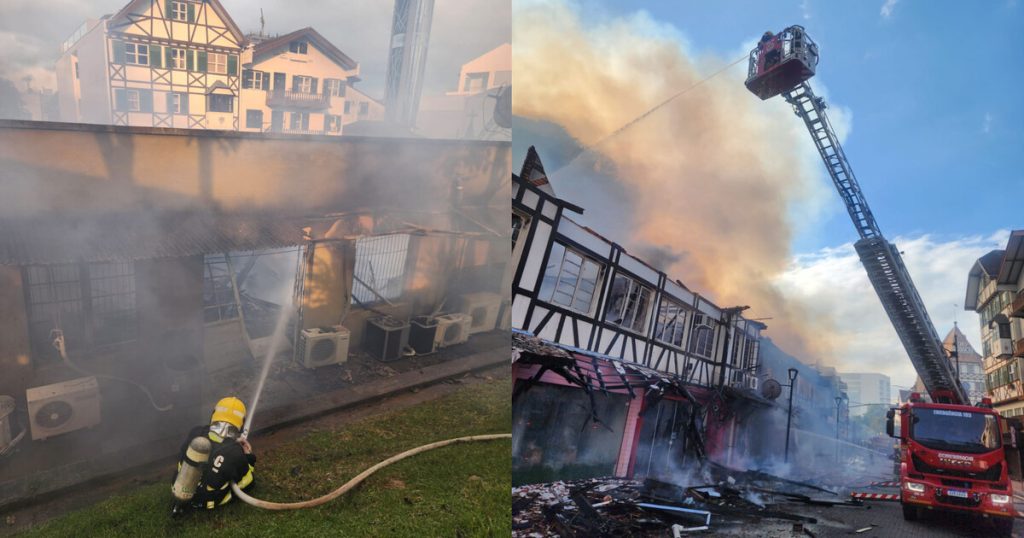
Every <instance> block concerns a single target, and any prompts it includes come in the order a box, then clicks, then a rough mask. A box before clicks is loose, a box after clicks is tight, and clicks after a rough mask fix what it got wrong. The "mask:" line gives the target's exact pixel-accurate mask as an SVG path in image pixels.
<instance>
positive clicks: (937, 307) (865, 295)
mask: <svg viewBox="0 0 1024 538" xmlns="http://www.w3.org/2000/svg"><path fill="white" fill-rule="evenodd" d="M1008 235H1009V232H1008V231H1006V230H999V231H997V232H994V233H992V234H990V235H988V236H969V237H959V238H954V239H940V238H936V237H933V236H931V235H919V236H913V237H897V238H896V239H895V241H894V243H895V244H896V245H897V247H899V249H900V250H901V251H903V252H904V255H903V258H904V262H905V263H906V266H907V269H908V270H909V271H910V274H911V277H912V278H913V280H914V284H915V285H916V286H917V288H918V292H919V293H920V294H921V298H922V299H923V300H924V302H925V307H926V308H927V309H928V313H929V315H930V316H931V318H932V321H933V322H934V323H935V326H936V327H935V328H936V331H938V333H939V337H940V338H941V337H945V335H946V333H947V332H948V331H949V330H950V328H952V326H953V321H954V319H956V320H957V321H959V325H960V328H961V330H963V332H964V334H966V335H967V338H968V340H969V341H970V343H971V345H972V346H974V348H975V349H978V350H979V352H980V349H981V341H980V333H979V327H978V317H977V315H976V314H974V313H973V312H965V311H964V310H963V301H964V294H965V292H966V287H967V273H968V272H969V271H970V269H971V266H972V265H973V264H974V262H975V261H976V260H977V259H978V258H979V257H981V256H982V255H983V254H985V253H987V252H988V251H990V250H993V249H998V248H1003V247H1004V246H1005V245H1006V240H1007V237H1008ZM777 285H778V286H779V288H780V289H781V290H782V291H783V292H784V293H785V294H786V295H787V296H791V297H794V298H797V299H801V302H802V303H803V304H807V305H811V306H810V308H812V309H813V310H814V311H815V312H816V313H819V314H821V315H825V314H831V316H832V317H833V319H835V320H836V326H837V329H836V333H835V334H832V335H827V336H826V338H829V339H831V340H832V341H833V342H834V344H835V345H834V349H836V350H837V352H836V355H835V356H834V357H824V358H822V361H823V362H825V363H826V364H831V365H835V366H836V367H837V368H838V369H839V370H840V371H846V372H880V373H883V374H886V375H888V376H889V377H891V378H892V383H893V384H895V385H901V386H909V385H911V384H913V382H914V380H915V379H916V372H915V371H914V368H913V366H912V365H911V363H910V360H909V359H908V358H907V355H906V352H905V351H904V350H903V346H902V345H901V344H900V341H899V338H898V337H897V336H896V331H895V330H894V329H893V328H892V325H891V324H890V322H889V318H888V317H887V316H886V314H885V311H884V310H883V309H882V305H881V303H880V302H879V300H878V297H877V296H876V295H875V293H874V290H873V289H872V288H871V284H870V283H869V282H868V278H867V274H866V273H865V272H864V267H863V266H862V265H861V263H860V260H859V258H858V257H857V253H856V252H855V251H854V249H853V244H852V243H846V244H843V245H840V246H837V247H827V248H823V249H821V250H819V251H817V252H811V253H807V254H798V255H797V256H795V257H794V259H793V261H792V264H791V265H790V267H789V269H788V270H787V271H786V272H785V273H784V274H783V275H782V276H781V277H779V279H778V281H777ZM954 305H955V306H954ZM770 332H771V327H770V326H769V331H768V333H769V335H770Z"/></svg>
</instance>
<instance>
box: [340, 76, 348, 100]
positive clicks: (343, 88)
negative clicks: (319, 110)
mask: <svg viewBox="0 0 1024 538" xmlns="http://www.w3.org/2000/svg"><path fill="white" fill-rule="evenodd" d="M338 86H339V87H340V89H341V97H345V88H347V87H348V81H347V80H339V81H338Z"/></svg>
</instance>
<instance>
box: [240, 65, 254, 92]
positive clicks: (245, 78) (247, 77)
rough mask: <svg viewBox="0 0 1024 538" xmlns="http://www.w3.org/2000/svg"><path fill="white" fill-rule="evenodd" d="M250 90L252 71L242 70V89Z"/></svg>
mask: <svg viewBox="0 0 1024 538" xmlns="http://www.w3.org/2000/svg"><path fill="white" fill-rule="evenodd" d="M249 88H252V71H250V70H248V69H244V70H242V89H243V90H245V89H249Z"/></svg>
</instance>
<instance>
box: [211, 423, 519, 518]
mask: <svg viewBox="0 0 1024 538" xmlns="http://www.w3.org/2000/svg"><path fill="white" fill-rule="evenodd" d="M511 438H512V434H511V433H494V434H487V435H470V436H468V437H456V438H454V439H446V440H444V441H437V442H436V443H430V444H426V445H423V446H419V447H416V448H413V449H411V450H406V451H405V452H402V453H401V454H396V455H394V456H391V457H390V458H388V459H386V460H384V461H382V462H380V463H378V464H376V465H374V466H373V467H370V468H369V469H367V470H365V471H363V472H361V473H359V474H358V475H356V477H355V478H353V479H352V480H349V481H348V482H346V483H345V484H344V485H342V486H341V487H340V488H338V489H336V490H334V491H332V492H330V493H328V494H326V495H324V496H322V497H317V498H315V499H310V500H308V501H301V502H291V503H277V502H270V501H263V500H260V499H256V498H254V497H251V496H249V495H248V494H247V493H245V492H244V491H242V488H240V487H238V484H236V483H234V482H232V483H231V490H232V491H234V492H235V495H236V496H237V497H238V498H239V499H242V501H243V502H245V503H246V504H249V505H252V506H255V507H257V508H263V509H265V510H297V509H299V508H312V507H314V506H320V505H321V504H325V503H328V502H330V501H333V500H334V499H337V498H338V497H341V496H342V495H344V494H346V493H348V492H349V491H351V490H352V488H354V487H356V486H358V485H359V484H360V483H361V482H362V481H363V480H366V479H367V478H368V477H369V476H370V475H372V474H373V473H375V472H377V471H379V470H381V469H383V468H385V467H387V466H388V465H391V464H392V463H395V462H398V461H401V460H404V459H405V458H408V457H410V456H415V455H416V454H419V453H421V452H426V451H428V450H433V449H435V448H441V447H444V446H448V445H454V444H458V443H471V442H475V441H493V440H496V439H511Z"/></svg>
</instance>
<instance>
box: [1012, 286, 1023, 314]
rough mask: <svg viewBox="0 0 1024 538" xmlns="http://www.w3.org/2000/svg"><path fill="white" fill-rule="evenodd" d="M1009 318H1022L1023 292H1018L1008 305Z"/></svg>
mask: <svg viewBox="0 0 1024 538" xmlns="http://www.w3.org/2000/svg"><path fill="white" fill-rule="evenodd" d="M1010 317H1011V318H1024V290H1020V291H1018V292H1017V295H1016V296H1015V297H1014V298H1013V302H1012V303H1010Z"/></svg>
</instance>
